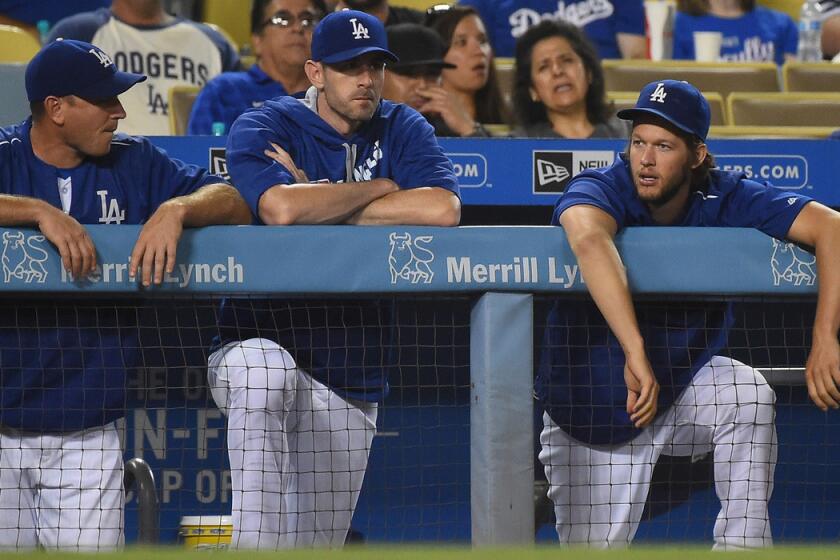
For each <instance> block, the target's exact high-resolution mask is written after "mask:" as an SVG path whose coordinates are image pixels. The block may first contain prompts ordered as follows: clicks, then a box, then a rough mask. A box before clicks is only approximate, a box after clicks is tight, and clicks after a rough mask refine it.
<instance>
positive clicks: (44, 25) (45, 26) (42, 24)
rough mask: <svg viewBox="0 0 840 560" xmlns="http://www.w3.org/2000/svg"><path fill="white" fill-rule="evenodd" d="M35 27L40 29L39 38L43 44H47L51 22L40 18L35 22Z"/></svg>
mask: <svg viewBox="0 0 840 560" xmlns="http://www.w3.org/2000/svg"><path fill="white" fill-rule="evenodd" d="M35 29H37V30H38V38H39V40H40V41H41V44H42V45H46V44H47V37H48V36H49V34H50V22H49V21H47V20H45V19H39V20H38V23H36V24H35Z"/></svg>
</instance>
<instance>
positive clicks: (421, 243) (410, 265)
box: [388, 232, 435, 284]
mask: <svg viewBox="0 0 840 560" xmlns="http://www.w3.org/2000/svg"><path fill="white" fill-rule="evenodd" d="M388 239H389V242H390V245H391V252H390V254H389V255H388V267H389V268H390V270H391V284H396V283H397V280H398V279H400V278H401V279H403V280H407V281H409V282H411V283H412V284H417V283H418V282H420V281H421V280H422V281H423V282H424V283H425V284H429V283H431V281H432V278H434V276H435V273H434V272H432V268H431V266H429V265H430V264H431V263H432V261H434V260H435V255H434V253H432V251H431V250H429V248H428V244H429V243H431V242H432V239H433V236H431V235H418V236H416V237H415V238H414V239H412V238H411V234H410V233H408V232H405V233H403V234H401V235H400V234H397V233H395V232H392V233H391V234H390V236H389V237H388Z"/></svg>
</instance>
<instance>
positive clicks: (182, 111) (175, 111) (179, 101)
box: [168, 86, 201, 136]
mask: <svg viewBox="0 0 840 560" xmlns="http://www.w3.org/2000/svg"><path fill="white" fill-rule="evenodd" d="M199 91H201V88H200V87H198V86H175V87H172V88H169V96H168V97H169V133H170V134H172V135H173V136H184V135H186V134H187V123H188V122H189V120H190V111H191V110H192V106H193V103H195V98H196V97H198V92H199Z"/></svg>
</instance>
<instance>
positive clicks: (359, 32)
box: [350, 18, 370, 40]
mask: <svg viewBox="0 0 840 560" xmlns="http://www.w3.org/2000/svg"><path fill="white" fill-rule="evenodd" d="M350 24H351V25H352V26H353V38H354V39H357V40H358V39H370V35H369V34H368V28H367V27H365V26H364V25H362V24H361V23H360V22H359V21H358V20H357V19H356V18H353V19H351V20H350Z"/></svg>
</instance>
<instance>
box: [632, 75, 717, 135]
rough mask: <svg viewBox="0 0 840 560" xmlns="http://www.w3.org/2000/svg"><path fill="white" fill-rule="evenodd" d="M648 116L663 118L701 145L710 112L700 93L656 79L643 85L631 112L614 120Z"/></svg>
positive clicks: (705, 133) (707, 103) (675, 81)
mask: <svg viewBox="0 0 840 560" xmlns="http://www.w3.org/2000/svg"><path fill="white" fill-rule="evenodd" d="M643 114H648V115H656V116H657V117H660V118H663V119H665V120H666V121H668V122H669V123H671V124H672V125H674V126H676V127H677V128H679V129H680V130H682V131H684V132H687V133H689V134H693V135H694V136H697V137H698V138H700V139H701V140H703V141H704V142H705V141H706V135H707V134H708V133H709V125H710V124H711V121H712V112H711V110H710V109H709V102H708V101H706V98H705V97H703V94H702V93H700V90H699V89H697V88H696V87H694V86H693V85H691V84H689V83H688V82H681V81H678V80H660V81H656V82H651V83H649V84H648V85H646V86H645V87H644V88H643V89H642V91H641V93H640V94H639V100H638V101H636V106H635V107H633V108H632V109H624V110H622V111H619V112H618V113H617V115H618V118H620V119H624V120H628V121H632V120H635V119H636V118H637V117H638V116H640V115H643Z"/></svg>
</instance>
